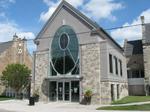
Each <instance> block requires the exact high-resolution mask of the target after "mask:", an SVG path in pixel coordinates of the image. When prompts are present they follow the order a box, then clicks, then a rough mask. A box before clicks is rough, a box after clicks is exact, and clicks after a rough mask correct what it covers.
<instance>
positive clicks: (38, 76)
mask: <svg viewBox="0 0 150 112" xmlns="http://www.w3.org/2000/svg"><path fill="white" fill-rule="evenodd" d="M48 58H49V52H48V51H42V52H37V53H36V54H35V81H34V82H35V83H34V90H35V91H36V90H39V95H40V100H41V101H48V81H47V80H45V78H46V77H47V75H48V66H49V64H48V63H49V61H48ZM34 90H33V92H34Z"/></svg>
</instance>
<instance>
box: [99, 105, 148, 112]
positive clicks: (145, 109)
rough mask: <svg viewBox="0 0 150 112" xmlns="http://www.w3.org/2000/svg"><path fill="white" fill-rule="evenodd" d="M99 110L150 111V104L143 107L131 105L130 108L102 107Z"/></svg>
mask: <svg viewBox="0 0 150 112" xmlns="http://www.w3.org/2000/svg"><path fill="white" fill-rule="evenodd" d="M97 110H138V111H148V110H149V111H150V104H143V105H130V106H107V107H100V108H98V109H97Z"/></svg>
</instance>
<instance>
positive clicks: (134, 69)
mask: <svg viewBox="0 0 150 112" xmlns="http://www.w3.org/2000/svg"><path fill="white" fill-rule="evenodd" d="M141 20H142V39H141V40H134V41H127V40H125V44H124V52H125V55H126V58H127V70H128V85H129V95H150V24H145V23H144V17H143V16H142V17H141Z"/></svg>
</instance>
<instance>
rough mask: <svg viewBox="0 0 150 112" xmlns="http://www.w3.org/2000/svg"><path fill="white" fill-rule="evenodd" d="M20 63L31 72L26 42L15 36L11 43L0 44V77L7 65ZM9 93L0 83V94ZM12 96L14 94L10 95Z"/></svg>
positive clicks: (30, 57)
mask: <svg viewBox="0 0 150 112" xmlns="http://www.w3.org/2000/svg"><path fill="white" fill-rule="evenodd" d="M12 63H21V64H25V65H26V66H28V67H29V68H30V69H31V70H32V56H31V55H30V54H29V52H28V50H27V45H26V40H25V39H21V38H18V36H17V35H16V34H15V35H14V36H13V40H12V41H8V42H1V43H0V76H2V71H3V70H4V69H5V67H6V66H7V65H8V64H12ZM5 93H6V94H7V93H10V91H8V90H7V89H5V87H4V86H3V85H2V83H0V94H5ZM10 94H14V93H12V92H11V93H10Z"/></svg>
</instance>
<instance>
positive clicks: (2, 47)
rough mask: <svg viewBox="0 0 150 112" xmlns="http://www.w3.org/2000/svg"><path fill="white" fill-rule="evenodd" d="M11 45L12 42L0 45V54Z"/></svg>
mask: <svg viewBox="0 0 150 112" xmlns="http://www.w3.org/2000/svg"><path fill="white" fill-rule="evenodd" d="M12 44H13V41H8V42H2V43H0V54H1V53H3V52H4V51H6V50H7V49H8V48H9V47H11V46H12Z"/></svg>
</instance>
